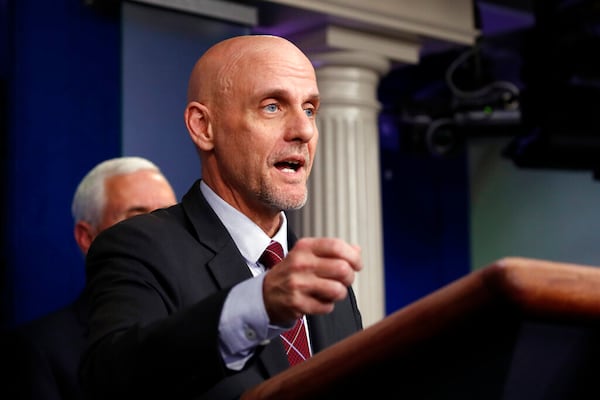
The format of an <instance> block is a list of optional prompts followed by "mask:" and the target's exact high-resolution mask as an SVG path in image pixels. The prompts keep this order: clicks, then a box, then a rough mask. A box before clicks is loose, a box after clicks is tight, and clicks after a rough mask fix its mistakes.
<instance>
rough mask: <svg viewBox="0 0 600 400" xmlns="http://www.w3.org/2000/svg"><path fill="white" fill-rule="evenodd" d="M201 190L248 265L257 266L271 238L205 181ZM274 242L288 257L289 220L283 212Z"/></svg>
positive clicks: (201, 184) (202, 182)
mask: <svg viewBox="0 0 600 400" xmlns="http://www.w3.org/2000/svg"><path fill="white" fill-rule="evenodd" d="M200 190H201V191H202V194H203V195H204V197H205V198H206V201H207V202H208V204H209V205H210V206H211V207H212V209H213V211H214V212H215V213H216V214H217V216H218V217H219V219H220V220H221V222H222V223H223V225H225V228H226V229H227V231H228V232H229V235H231V238H232V239H233V241H234V242H235V244H236V246H237V248H238V249H239V250H240V253H242V256H243V257H244V258H245V259H246V263H248V264H251V265H254V264H256V262H257V261H258V259H259V258H260V256H261V254H262V253H263V251H264V250H265V249H266V248H267V246H268V245H269V243H270V242H271V238H270V237H269V236H268V235H267V234H266V233H265V232H264V231H263V230H262V229H261V228H260V227H259V226H258V225H256V224H255V223H254V222H253V221H252V220H251V219H250V218H248V217H247V216H245V215H244V214H242V213H241V212H240V211H238V210H237V209H235V208H234V207H232V206H231V205H230V204H228V203H227V202H226V201H225V200H223V199H222V198H221V197H219V195H217V194H216V193H215V192H214V191H213V190H212V189H211V188H210V187H208V185H207V184H206V183H204V181H200ZM272 240H276V241H277V242H279V243H280V244H281V246H282V247H283V252H284V254H285V255H287V249H288V242H287V218H286V216H285V213H284V212H283V211H281V226H280V227H279V230H278V231H277V233H275V235H274V236H273V238H272Z"/></svg>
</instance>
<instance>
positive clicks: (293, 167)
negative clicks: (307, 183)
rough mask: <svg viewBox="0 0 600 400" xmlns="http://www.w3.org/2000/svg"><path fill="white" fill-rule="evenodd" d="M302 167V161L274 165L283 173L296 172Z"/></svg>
mask: <svg viewBox="0 0 600 400" xmlns="http://www.w3.org/2000/svg"><path fill="white" fill-rule="evenodd" d="M303 165H304V161H302V160H284V161H279V162H277V163H275V167H276V168H277V169H279V170H280V171H283V172H296V171H298V170H299V169H300V168H302V166H303Z"/></svg>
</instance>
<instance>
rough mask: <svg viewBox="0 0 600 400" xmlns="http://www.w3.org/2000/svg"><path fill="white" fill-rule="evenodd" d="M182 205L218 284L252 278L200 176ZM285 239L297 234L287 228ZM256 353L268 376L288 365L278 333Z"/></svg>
mask: <svg viewBox="0 0 600 400" xmlns="http://www.w3.org/2000/svg"><path fill="white" fill-rule="evenodd" d="M182 205H183V209H184V211H185V213H186V214H187V216H188V220H189V221H190V223H191V225H192V226H193V228H194V233H195V235H196V238H197V239H198V241H199V242H200V244H201V245H202V246H205V247H207V248H208V249H210V250H211V251H212V252H213V253H214V257H213V258H212V259H211V260H209V261H208V265H207V267H208V269H209V270H210V272H211V274H212V275H213V277H214V278H215V281H216V282H217V284H218V285H219V286H220V288H227V287H231V286H234V285H235V284H237V283H239V282H242V281H244V280H246V279H249V278H251V277H252V273H251V272H250V269H249V268H248V266H247V265H246V262H245V260H244V258H243V257H242V255H241V254H240V252H239V250H238V248H237V246H236V245H235V242H234V241H233V239H232V238H231V236H230V235H229V232H227V229H226V228H225V226H224V225H223V224H222V223H221V220H220V219H219V217H217V215H216V214H215V212H214V211H213V210H212V208H211V207H210V205H209V204H208V202H207V201H206V199H205V198H204V196H203V195H202V192H201V191H200V181H199V180H198V181H196V182H195V183H194V185H193V186H192V187H191V188H190V190H189V191H188V192H187V193H186V194H185V196H184V197H183V199H182ZM288 242H289V246H290V248H291V247H292V246H293V245H294V243H295V242H296V237H295V235H294V234H293V233H292V232H291V230H290V229H288ZM309 327H310V325H309ZM257 356H258V357H257V363H258V364H260V365H262V367H263V368H264V370H265V371H266V373H267V375H268V376H273V375H275V374H277V373H279V372H281V371H283V370H285V369H287V368H288V367H289V364H288V360H287V356H286V355H285V350H284V348H283V344H282V343H281V339H280V338H279V337H277V338H275V339H273V340H271V342H270V343H269V344H268V345H266V346H265V347H264V348H262V349H261V351H259V353H258V354H257Z"/></svg>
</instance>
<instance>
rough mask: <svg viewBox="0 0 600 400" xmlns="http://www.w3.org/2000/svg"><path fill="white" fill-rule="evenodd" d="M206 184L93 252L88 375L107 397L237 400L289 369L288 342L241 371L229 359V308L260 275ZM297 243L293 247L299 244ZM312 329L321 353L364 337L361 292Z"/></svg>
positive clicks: (114, 232) (118, 229) (104, 237)
mask: <svg viewBox="0 0 600 400" xmlns="http://www.w3.org/2000/svg"><path fill="white" fill-rule="evenodd" d="M199 186H200V185H199V181H197V182H195V183H194V185H193V186H192V188H191V189H190V190H189V191H188V193H187V194H186V195H185V196H184V198H183V200H182V203H181V204H178V205H175V206H173V207H170V208H168V209H165V210H159V211H156V212H153V213H151V214H147V215H141V216H137V217H133V218H130V219H128V220H125V221H123V222H121V223H118V224H116V225H115V226H113V227H111V228H109V229H107V230H105V231H104V232H103V233H101V234H100V235H99V236H98V237H97V238H96V240H95V241H94V243H93V244H92V247H91V248H90V250H89V252H88V258H87V266H88V270H87V274H88V288H87V289H88V290H89V294H90V296H91V298H92V310H93V311H92V313H91V315H90V344H91V347H90V350H89V352H88V353H87V355H86V357H84V363H83V370H82V371H83V378H84V382H85V386H86V388H87V389H90V390H91V392H90V393H95V394H97V395H98V394H100V393H102V394H103V395H104V397H100V398H110V399H116V398H168V399H193V398H211V399H213V398H214V399H232V398H237V397H239V396H240V395H241V394H242V393H243V391H245V390H246V389H248V388H250V387H253V386H254V385H256V384H258V383H260V382H262V381H263V380H264V379H267V378H269V377H271V376H273V375H275V374H277V373H278V372H281V371H283V370H284V369H286V368H287V367H288V364H287V358H286V355H285V353H284V350H283V346H282V344H281V341H280V339H279V338H277V339H274V340H272V341H271V342H270V343H269V344H267V345H266V346H261V347H260V348H259V349H258V350H257V352H256V354H255V356H254V358H253V359H252V360H250V361H249V362H248V363H247V364H246V367H245V368H244V370H243V371H242V372H241V373H232V371H230V370H228V369H227V368H226V367H225V365H224V363H223V361H222V357H221V354H220V353H219V346H218V343H219V336H218V324H219V318H220V315H221V310H222V308H223V303H224V301H225V299H226V296H227V294H228V293H229V290H230V289H231V287H233V286H234V285H235V284H237V283H239V282H241V281H243V280H245V279H248V278H251V277H252V275H251V272H250V270H249V268H248V266H247V264H246V262H245V260H244V258H243V257H242V255H241V254H240V252H239V251H238V249H237V247H236V245H235V243H234V241H233V239H232V238H231V237H230V235H229V233H228V232H227V230H226V229H225V227H224V226H223V224H222V223H221V221H220V220H219V219H218V217H217V215H216V214H215V213H214V212H213V211H212V209H211V208H210V206H209V205H208V203H207V202H206V200H205V198H204V196H203V195H202V192H201V191H200V187H199ZM288 237H289V239H288V240H289V246H290V248H291V247H292V246H293V244H294V242H295V241H296V238H295V237H294V235H293V234H292V233H291V231H290V232H288ZM248 301H257V299H248ZM308 326H309V330H310V337H311V343H312V348H313V352H315V353H317V352H319V351H321V350H323V349H324V348H326V347H328V346H330V345H332V344H334V343H335V342H337V341H339V340H341V339H344V338H345V337H347V336H349V335H351V334H353V333H355V332H357V331H358V330H360V329H362V322H361V317H360V313H359V310H358V307H357V304H356V299H355V296H354V293H353V291H352V288H350V290H349V295H348V297H347V298H346V299H345V300H343V301H340V302H339V303H337V304H336V307H335V310H334V311H333V312H331V313H330V314H326V315H320V316H309V317H308ZM205 391H208V392H207V393H205V394H204V396H202V397H198V395H199V394H200V393H203V392H205ZM92 398H96V397H92Z"/></svg>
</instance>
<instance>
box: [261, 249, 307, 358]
mask: <svg viewBox="0 0 600 400" xmlns="http://www.w3.org/2000/svg"><path fill="white" fill-rule="evenodd" d="M281 260H283V248H282V247H281V245H280V244H279V242H276V241H274V240H272V241H271V243H269V246H268V247H267V249H266V250H265V251H264V253H263V254H262V256H260V259H259V260H258V261H260V263H261V264H262V265H264V266H265V268H266V269H270V268H272V267H273V266H274V265H275V264H277V263H278V262H280V261H281ZM280 336H281V340H282V341H283V347H284V348H285V352H286V354H287V357H288V361H289V363H290V365H292V366H293V365H296V364H299V363H301V362H302V361H304V360H306V359H307V358H309V357H310V349H309V348H308V338H307V337H306V328H305V327H304V318H299V319H298V320H297V321H296V324H295V325H294V327H293V328H292V329H290V330H289V331H285V332H283V333H282V334H281V335H280Z"/></svg>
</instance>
